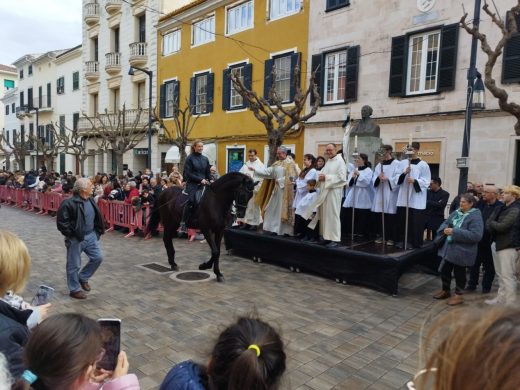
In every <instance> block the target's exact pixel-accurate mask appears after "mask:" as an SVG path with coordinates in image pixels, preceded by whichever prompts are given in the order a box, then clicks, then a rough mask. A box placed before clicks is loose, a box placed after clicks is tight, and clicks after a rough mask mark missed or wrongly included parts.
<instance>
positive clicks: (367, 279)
mask: <svg viewBox="0 0 520 390" xmlns="http://www.w3.org/2000/svg"><path fill="white" fill-rule="evenodd" d="M225 241H226V247H227V249H228V250H229V249H231V250H233V254H236V255H238V256H241V257H246V258H251V259H254V260H258V259H261V261H264V262H266V263H271V264H276V265H279V266H282V267H287V268H289V269H292V270H295V269H298V270H299V271H301V272H306V273H312V274H316V275H320V276H323V277H326V278H331V279H334V280H336V281H340V282H343V283H347V284H356V285H360V286H365V287H369V288H372V289H374V290H378V291H383V292H387V293H390V294H397V293H398V290H399V278H400V277H401V275H402V274H403V273H404V272H405V271H406V270H407V269H409V268H410V267H412V266H413V265H422V266H424V267H426V268H429V269H431V270H435V267H436V264H438V260H437V256H436V251H435V250H434V248H433V245H432V244H431V243H428V244H426V245H424V246H423V247H422V248H420V249H413V250H407V251H403V250H399V249H396V248H394V247H388V246H387V247H384V246H383V245H377V244H375V243H374V242H358V243H354V245H348V243H347V245H346V246H340V247H336V248H327V247H325V246H323V245H318V244H310V243H304V242H301V241H300V240H298V239H296V238H292V237H281V236H272V235H268V234H264V233H258V232H255V231H250V230H242V229H238V228H230V229H226V231H225Z"/></svg>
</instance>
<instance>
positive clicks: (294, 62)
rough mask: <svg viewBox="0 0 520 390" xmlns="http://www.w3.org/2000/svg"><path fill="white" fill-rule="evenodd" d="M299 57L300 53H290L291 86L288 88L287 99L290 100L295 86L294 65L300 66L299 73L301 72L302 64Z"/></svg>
mask: <svg viewBox="0 0 520 390" xmlns="http://www.w3.org/2000/svg"><path fill="white" fill-rule="evenodd" d="M300 58H301V53H294V54H291V88H290V90H289V101H290V102H292V101H294V94H295V93H296V86H295V85H294V78H295V76H296V75H295V74H294V70H295V68H296V65H298V66H299V67H300V72H299V74H301V72H302V64H301V61H300ZM300 81H301V80H300Z"/></svg>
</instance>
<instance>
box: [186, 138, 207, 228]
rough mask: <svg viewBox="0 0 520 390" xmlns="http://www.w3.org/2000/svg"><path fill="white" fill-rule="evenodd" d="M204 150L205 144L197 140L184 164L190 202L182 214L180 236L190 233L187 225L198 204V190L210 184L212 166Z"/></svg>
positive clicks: (188, 201)
mask: <svg viewBox="0 0 520 390" xmlns="http://www.w3.org/2000/svg"><path fill="white" fill-rule="evenodd" d="M203 149H204V144H203V143H202V141H200V140H195V141H194V142H193V144H192V145H191V153H190V155H189V156H188V157H187V158H186V161H185V163H184V180H186V187H185V189H184V191H183V193H184V194H185V195H188V200H187V202H186V205H185V206H184V209H183V212H182V219H181V225H180V228H179V236H183V235H186V234H187V233H188V228H187V226H186V224H187V223H189V220H190V217H191V215H192V211H193V208H194V206H195V203H196V202H195V196H196V193H197V190H198V189H199V188H201V186H204V185H208V184H210V178H211V171H210V167H211V165H210V163H209V160H208V158H207V157H206V156H204V155H203V154H202V150H203Z"/></svg>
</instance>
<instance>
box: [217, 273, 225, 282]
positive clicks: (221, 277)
mask: <svg viewBox="0 0 520 390" xmlns="http://www.w3.org/2000/svg"><path fill="white" fill-rule="evenodd" d="M225 281H226V280H225V279H224V275H217V282H220V283H224V282H225Z"/></svg>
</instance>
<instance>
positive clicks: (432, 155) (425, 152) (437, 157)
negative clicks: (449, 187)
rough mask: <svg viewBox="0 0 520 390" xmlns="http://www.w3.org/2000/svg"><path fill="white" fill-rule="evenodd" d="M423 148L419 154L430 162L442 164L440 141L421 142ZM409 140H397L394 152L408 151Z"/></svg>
mask: <svg viewBox="0 0 520 390" xmlns="http://www.w3.org/2000/svg"><path fill="white" fill-rule="evenodd" d="M420 144H421V149H420V150H419V152H418V153H417V155H418V156H419V157H420V158H421V159H422V160H424V161H426V162H427V163H428V164H440V162H441V146H442V143H441V142H440V141H433V142H420ZM406 145H407V142H396V143H395V147H394V152H396V153H403V152H405V151H406Z"/></svg>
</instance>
